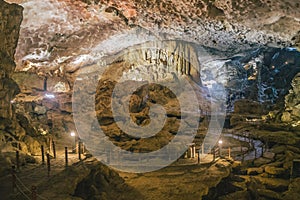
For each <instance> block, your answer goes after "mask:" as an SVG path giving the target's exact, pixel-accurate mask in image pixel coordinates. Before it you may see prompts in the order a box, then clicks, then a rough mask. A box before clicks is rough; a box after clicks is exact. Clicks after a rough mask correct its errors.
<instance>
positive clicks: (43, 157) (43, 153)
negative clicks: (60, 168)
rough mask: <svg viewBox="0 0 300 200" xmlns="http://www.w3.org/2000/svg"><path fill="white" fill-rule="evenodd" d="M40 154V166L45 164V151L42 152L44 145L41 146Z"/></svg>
mask: <svg viewBox="0 0 300 200" xmlns="http://www.w3.org/2000/svg"><path fill="white" fill-rule="evenodd" d="M41 152H42V164H43V165H44V164H45V151H44V145H41Z"/></svg>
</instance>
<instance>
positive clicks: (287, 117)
mask: <svg viewBox="0 0 300 200" xmlns="http://www.w3.org/2000/svg"><path fill="white" fill-rule="evenodd" d="M281 121H283V122H290V121H292V118H291V114H290V113H289V112H284V113H282V116H281Z"/></svg>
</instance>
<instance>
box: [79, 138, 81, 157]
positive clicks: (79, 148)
mask: <svg viewBox="0 0 300 200" xmlns="http://www.w3.org/2000/svg"><path fill="white" fill-rule="evenodd" d="M78 159H79V160H81V141H78Z"/></svg>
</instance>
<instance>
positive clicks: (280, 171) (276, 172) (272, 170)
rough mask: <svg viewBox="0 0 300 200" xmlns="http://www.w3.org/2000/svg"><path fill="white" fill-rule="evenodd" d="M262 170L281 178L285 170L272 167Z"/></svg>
mask: <svg viewBox="0 0 300 200" xmlns="http://www.w3.org/2000/svg"><path fill="white" fill-rule="evenodd" d="M264 170H265V172H266V173H268V174H270V175H276V176H281V175H282V174H284V173H286V169H284V168H279V167H273V166H266V167H265V169H264Z"/></svg>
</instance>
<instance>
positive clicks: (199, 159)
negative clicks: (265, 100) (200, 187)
mask: <svg viewBox="0 0 300 200" xmlns="http://www.w3.org/2000/svg"><path fill="white" fill-rule="evenodd" d="M198 164H200V149H199V151H198Z"/></svg>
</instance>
